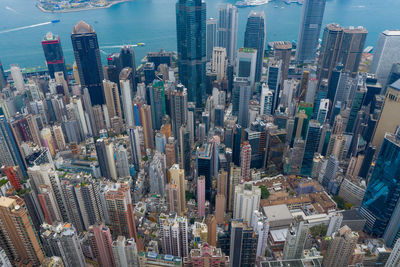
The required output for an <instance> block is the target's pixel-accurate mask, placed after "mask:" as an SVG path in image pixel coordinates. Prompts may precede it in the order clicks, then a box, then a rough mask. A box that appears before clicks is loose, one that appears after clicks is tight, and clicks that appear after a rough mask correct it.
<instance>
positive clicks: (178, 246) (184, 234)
mask: <svg viewBox="0 0 400 267" xmlns="http://www.w3.org/2000/svg"><path fill="white" fill-rule="evenodd" d="M188 231H189V229H188V221H187V219H186V217H172V216H167V215H165V214H161V215H160V238H161V247H162V250H163V252H164V253H166V254H169V255H173V256H179V257H187V256H188V255H189V240H188Z"/></svg>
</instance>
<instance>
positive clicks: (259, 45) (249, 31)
mask: <svg viewBox="0 0 400 267" xmlns="http://www.w3.org/2000/svg"><path fill="white" fill-rule="evenodd" d="M266 31H267V30H266V26H265V14H264V12H255V11H252V12H251V13H250V14H249V17H248V19H247V24H246V32H245V33H244V47H246V48H254V49H257V63H256V75H255V81H256V82H258V81H260V79H261V74H262V63H263V60H264V50H265V37H266V34H267V33H266Z"/></svg>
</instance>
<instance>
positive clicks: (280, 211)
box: [263, 204, 292, 221]
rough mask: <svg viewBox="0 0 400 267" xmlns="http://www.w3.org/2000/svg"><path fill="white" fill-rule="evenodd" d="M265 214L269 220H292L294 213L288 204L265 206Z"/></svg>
mask: <svg viewBox="0 0 400 267" xmlns="http://www.w3.org/2000/svg"><path fill="white" fill-rule="evenodd" d="M263 210H264V214H265V216H267V218H268V220H269V221H279V220H290V219H292V214H291V213H290V211H289V209H288V207H287V205H285V204H282V205H274V206H267V207H264V208H263Z"/></svg>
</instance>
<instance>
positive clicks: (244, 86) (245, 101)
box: [234, 78, 253, 128]
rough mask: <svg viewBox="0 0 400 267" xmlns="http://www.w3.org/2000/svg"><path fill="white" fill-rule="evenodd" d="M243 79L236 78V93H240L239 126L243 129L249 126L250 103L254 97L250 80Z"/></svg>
mask: <svg viewBox="0 0 400 267" xmlns="http://www.w3.org/2000/svg"><path fill="white" fill-rule="evenodd" d="M239 79H242V78H235V85H234V91H235V93H236V92H237V91H239V110H238V112H239V113H238V124H239V125H240V126H242V127H243V128H247V126H248V125H249V102H250V99H251V97H252V95H253V90H252V87H251V86H249V83H248V80H247V79H243V80H242V81H239Z"/></svg>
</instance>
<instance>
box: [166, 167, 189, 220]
mask: <svg viewBox="0 0 400 267" xmlns="http://www.w3.org/2000/svg"><path fill="white" fill-rule="evenodd" d="M169 181H170V182H171V184H176V185H177V187H178V191H179V197H178V200H177V207H178V211H177V212H178V214H179V216H182V215H183V214H184V213H185V212H186V195H185V194H186V187H185V171H184V170H183V169H180V168H179V165H178V164H174V165H172V167H171V168H170V169H169Z"/></svg>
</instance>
